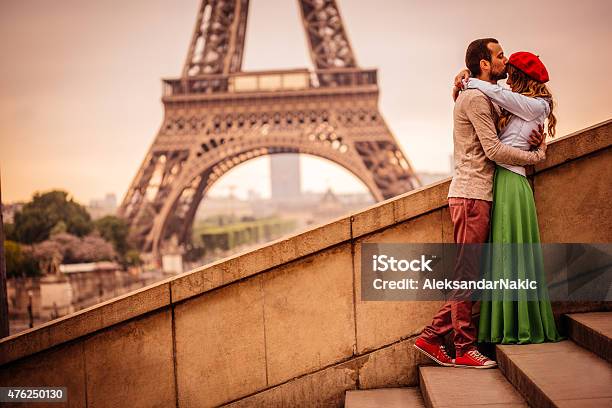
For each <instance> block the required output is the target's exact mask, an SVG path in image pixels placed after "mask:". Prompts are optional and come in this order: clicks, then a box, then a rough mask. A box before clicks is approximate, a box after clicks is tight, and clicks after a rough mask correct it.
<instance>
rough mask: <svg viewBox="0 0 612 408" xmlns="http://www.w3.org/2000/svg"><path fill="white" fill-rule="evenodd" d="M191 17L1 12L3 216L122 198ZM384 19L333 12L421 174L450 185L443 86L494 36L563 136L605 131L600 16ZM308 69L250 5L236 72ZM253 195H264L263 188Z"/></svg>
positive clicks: (42, 7)
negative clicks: (536, 61) (53, 199)
mask: <svg viewBox="0 0 612 408" xmlns="http://www.w3.org/2000/svg"><path fill="white" fill-rule="evenodd" d="M198 4H199V0H189V1H183V2H181V3H180V4H177V3H171V2H163V1H161V0H159V1H152V2H151V1H149V2H143V1H134V2H130V3H128V4H124V3H119V2H116V1H108V0H107V1H102V2H96V3H93V4H84V3H81V2H76V1H67V0H65V1H59V2H54V3H53V4H50V3H46V2H43V1H32V2H27V3H22V2H3V3H2V5H0V10H1V11H2V12H1V13H0V22H1V24H0V49H1V50H2V52H3V55H5V56H6V58H5V63H4V64H2V66H0V73H1V74H2V75H0V137H1V140H0V166H1V171H2V172H1V174H2V187H3V189H2V193H3V194H2V196H3V200H4V201H5V202H12V201H18V200H28V199H29V198H30V197H31V196H32V194H33V193H34V192H35V191H47V190H50V189H53V188H61V189H64V190H67V191H69V192H70V193H71V194H72V195H73V196H74V197H75V199H77V201H80V202H83V203H86V202H89V200H91V199H92V198H97V197H101V196H102V195H103V194H105V193H107V192H112V193H115V194H116V195H117V198H118V199H119V200H121V199H122V198H123V196H124V194H125V192H126V190H127V187H128V185H129V183H130V181H131V180H132V178H133V176H134V174H135V172H136V170H137V168H138V166H139V165H140V161H141V160H142V157H143V156H144V154H145V152H146V149H147V148H148V147H149V145H150V144H151V143H152V141H153V139H154V137H155V134H156V132H157V130H158V127H159V125H160V123H161V120H162V117H163V112H162V105H161V102H160V97H161V86H160V85H161V83H160V80H161V78H162V77H177V76H179V74H180V71H181V68H182V64H183V62H184V58H185V55H186V51H187V46H188V42H189V38H190V36H191V32H192V29H193V25H194V23H195V12H196V10H197V7H198ZM119 5H120V6H119ZM385 5H387V7H381V6H380V5H378V6H377V5H375V4H369V3H364V2H357V1H339V7H340V11H341V13H342V16H343V20H344V24H345V27H346V29H347V31H348V35H349V38H350V40H351V42H352V45H353V48H354V50H355V52H356V56H357V61H358V63H359V65H360V66H362V67H364V68H369V67H374V68H378V69H379V85H380V90H381V100H380V107H381V112H382V115H383V116H384V117H385V119H386V120H387V122H388V124H389V126H390V128H391V130H392V131H393V132H394V134H395V136H396V138H397V140H398V142H399V143H400V145H401V147H402V149H403V150H404V152H405V153H406V155H407V156H408V158H409V159H410V160H411V162H412V164H413V166H414V167H415V169H416V170H417V171H421V172H422V171H428V172H444V171H448V167H449V159H448V157H449V155H450V154H451V151H452V101H451V99H450V96H449V95H450V83H451V81H452V77H453V76H454V74H455V73H456V72H457V71H458V70H459V69H460V68H461V67H462V65H463V53H464V52H465V47H466V46H467V44H468V43H469V41H470V40H472V39H474V38H478V37H485V36H494V37H496V38H498V39H499V40H500V42H501V43H502V45H503V46H504V48H505V50H506V53H507V54H510V53H511V52H513V51H519V50H523V49H524V50H530V51H534V52H536V53H539V54H540V55H541V57H542V59H543V61H544V62H545V64H546V65H547V67H548V68H549V71H550V73H551V82H550V85H551V88H552V90H553V93H554V94H555V97H556V99H557V102H558V111H557V117H558V118H559V125H558V135H559V136H563V135H565V134H569V133H571V132H573V131H576V130H580V129H582V128H584V127H587V126H590V125H593V124H596V123H598V122H601V121H603V120H606V119H608V118H609V117H610V107H611V106H612V103H611V96H610V92H609V90H610V89H612V86H611V85H612V80H611V78H610V77H609V76H608V74H607V71H608V66H609V62H610V56H609V55H608V54H607V53H605V52H603V51H604V50H605V49H606V39H607V38H610V34H612V29H611V28H610V27H609V24H607V18H608V17H609V16H610V14H611V13H610V11H611V10H612V6H611V5H610V3H609V2H605V1H603V2H597V1H586V2H583V3H581V4H580V5H575V4H574V3H573V2H569V1H567V2H566V1H561V2H552V1H549V2H539V3H537V4H533V3H530V2H526V1H518V2H514V3H513V7H512V9H513V10H521V8H524V9H525V10H530V11H531V13H532V14H533V17H538V16H542V21H541V22H540V23H538V24H527V25H525V24H522V23H521V22H520V21H518V22H517V23H516V24H515V25H514V26H513V23H512V20H511V19H509V20H507V21H506V20H504V18H503V17H504V16H505V15H507V14H508V13H509V12H511V10H510V9H508V8H507V7H506V6H505V5H499V6H497V5H494V4H490V2H469V3H468V2H466V3H464V4H463V5H461V4H457V3H442V5H441V6H430V5H425V6H422V5H419V4H418V2H405V1H387V2H385ZM497 16H499V19H497V18H494V17H497ZM466 22H470V24H466ZM262 28H265V29H262ZM279 33H282V35H279ZM276 50H282V52H281V53H280V54H281V55H277V54H279V53H278V52H276ZM270 51H272V52H270ZM593 58H594V59H596V60H597V63H596V64H591V63H590V59H593ZM310 66H311V63H310V61H309V57H308V50H307V47H306V41H305V38H304V33H303V28H302V26H301V23H300V20H299V12H298V9H297V4H296V2H295V1H290V2H282V3H281V2H274V1H272V0H252V1H251V5H250V10H249V23H248V26H247V40H246V48H245V58H244V64H243V69H244V70H260V69H279V68H292V67H310ZM587 69H588V75H585V73H586V72H587ZM593 78H595V80H596V81H597V83H596V85H594V84H593V82H594V80H593ZM268 167H269V164H268V161H267V159H265V158H261V159H255V160H253V161H251V162H249V163H246V164H244V165H242V166H239V167H237V168H236V169H233V170H232V172H231V173H228V174H227V175H226V176H224V177H222V178H221V180H220V181H219V183H218V185H216V186H215V187H213V190H212V191H211V193H214V190H215V188H216V189H222V188H227V185H231V184H234V185H235V184H239V185H240V184H244V185H247V186H249V187H252V186H253V185H254V184H253V180H257V181H261V180H269V174H268V175H267V176H266V171H267V169H268ZM301 173H302V174H303V175H305V176H304V178H303V179H302V181H303V182H302V184H303V189H304V190H314V191H323V190H325V189H326V188H327V186H328V184H333V185H332V188H334V190H335V191H336V190H337V191H342V188H346V187H347V186H348V187H350V188H353V189H355V190H358V189H359V187H361V188H362V189H363V190H365V187H364V186H363V185H362V184H361V183H360V182H359V181H357V179H356V178H354V177H353V176H352V175H350V174H349V173H348V172H347V171H346V170H343V169H339V168H338V166H336V165H334V164H331V163H329V162H326V161H324V160H322V159H318V158H313V157H308V158H307V159H305V160H302V169H301ZM330 177H332V178H333V180H330ZM338 179H340V180H338ZM255 187H256V188H257V189H258V191H263V190H265V189H268V190H269V181H268V182H267V185H266V183H265V182H264V183H259V184H257V185H255Z"/></svg>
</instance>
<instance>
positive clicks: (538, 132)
mask: <svg viewBox="0 0 612 408" xmlns="http://www.w3.org/2000/svg"><path fill="white" fill-rule="evenodd" d="M543 140H546V133H544V125H538V128H537V129H533V130H532V131H531V135H530V138H529V144H530V145H532V146H537V147H539V146H540V144H541V143H542V141H543ZM545 149H546V148H545Z"/></svg>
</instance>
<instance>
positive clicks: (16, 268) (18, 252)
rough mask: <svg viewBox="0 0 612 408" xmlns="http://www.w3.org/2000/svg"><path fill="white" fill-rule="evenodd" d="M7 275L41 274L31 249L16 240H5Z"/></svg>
mask: <svg viewBox="0 0 612 408" xmlns="http://www.w3.org/2000/svg"><path fill="white" fill-rule="evenodd" d="M4 253H5V259H6V275H7V277H8V278H16V277H25V276H39V275H40V274H41V272H40V269H39V268H38V263H37V262H36V259H34V257H33V256H32V253H31V251H29V250H27V248H22V247H21V245H19V243H17V242H14V241H8V240H6V241H4Z"/></svg>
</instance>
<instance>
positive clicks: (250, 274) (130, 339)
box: [0, 121, 612, 407]
mask: <svg viewBox="0 0 612 408" xmlns="http://www.w3.org/2000/svg"><path fill="white" fill-rule="evenodd" d="M611 142H612V121H607V122H604V123H601V124H599V125H596V126H594V127H592V128H589V129H585V130H583V131H581V132H577V133H576V134H573V135H570V136H567V137H564V138H560V139H559V140H557V141H555V142H554V143H551V145H550V147H549V153H548V158H547V160H546V162H545V163H544V164H542V165H539V166H537V167H536V168H535V169H533V171H532V173H531V175H530V178H531V180H532V182H533V186H534V192H535V197H536V204H537V206H538V216H539V218H540V226H541V234H542V239H543V241H544V242H612V207H611V206H610V204H609V203H610V202H611V201H612V191H611V188H610V181H609V180H611V179H612V149H611V147H610V145H611ZM448 183H449V181H448V180H444V181H442V182H439V183H437V184H434V185H431V186H428V187H426V188H422V189H420V190H416V191H412V192H409V193H406V194H404V195H401V196H398V197H395V198H393V199H390V200H387V201H384V202H382V203H379V204H377V205H374V206H372V207H369V208H368V209H366V210H364V211H361V212H358V213H355V214H352V215H350V216H346V217H343V218H339V219H336V220H334V221H333V222H331V223H329V224H326V225H324V226H321V227H317V228H314V229H312V230H309V231H306V232H304V233H301V234H299V235H295V236H292V237H290V238H287V239H282V240H278V241H275V242H273V243H271V244H268V245H266V246H262V247H260V248H258V249H256V250H254V251H251V252H246V253H243V254H239V255H237V256H235V257H232V258H229V259H225V260H221V261H219V262H216V263H213V264H210V265H207V266H205V267H203V268H200V269H197V270H194V271H191V272H187V273H184V274H182V275H179V276H176V277H172V278H170V279H167V280H165V281H162V282H159V283H157V284H155V285H152V286H149V287H147V288H143V289H142V290H139V291H136V292H132V293H130V294H127V295H125V296H121V297H119V298H115V299H112V300H110V301H107V302H104V303H102V304H100V305H96V306H94V307H91V308H88V309H85V310H83V311H80V312H78V313H75V314H72V315H70V316H66V317H64V318H61V319H58V320H55V321H52V322H49V323H47V324H45V325H43V326H40V327H38V328H35V329H32V330H29V331H26V332H24V333H21V334H18V335H15V336H12V337H8V338H6V339H3V340H2V341H0V365H1V367H0V385H3V386H5V385H13V386H17V385H38V386H40V385H46V386H62V385H64V386H67V387H68V390H69V391H68V393H69V404H68V405H69V406H74V407H82V406H95V407H98V406H109V407H112V406H134V407H140V406H142V407H151V406H159V407H167V406H180V407H208V406H218V405H223V404H228V405H230V406H236V407H250V406H322V405H325V406H339V407H340V406H342V404H343V400H344V391H345V390H348V389H355V388H362V389H364V388H377V387H389V386H408V385H415V384H416V383H417V381H418V379H417V371H416V366H417V364H419V363H421V362H423V360H422V358H421V357H420V356H418V355H417V354H416V353H415V352H414V351H413V348H412V347H411V346H412V343H413V340H414V336H415V335H416V334H417V333H419V331H420V330H421V329H422V327H423V326H424V325H425V324H427V323H428V322H429V321H430V319H431V317H432V315H433V314H434V313H435V311H436V310H437V309H438V307H439V306H440V304H441V303H440V302H362V301H360V281H359V280H360V270H359V259H360V244H361V243H363V242H452V224H451V222H450V217H449V213H448V208H447V206H446V194H447V191H448ZM605 306H606V305H590V304H589V305H586V304H585V305H581V307H583V308H587V309H589V308H593V307H605ZM564 307H565V306H564ZM41 406H42V405H41Z"/></svg>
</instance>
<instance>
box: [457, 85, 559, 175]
mask: <svg viewBox="0 0 612 408" xmlns="http://www.w3.org/2000/svg"><path fill="white" fill-rule="evenodd" d="M467 88H476V89H479V90H481V91H482V92H483V93H484V94H485V95H487V96H488V97H489V98H490V99H491V101H492V102H494V103H495V104H497V105H499V106H501V107H502V108H504V109H505V110H507V111H508V112H510V113H512V114H513V115H512V116H510V119H509V120H508V124H507V125H506V127H505V128H504V129H503V130H502V131H501V133H500V134H499V135H498V137H499V140H500V142H502V143H503V144H506V145H509V146H512V147H516V148H517V149H521V150H531V147H532V146H531V145H530V144H529V139H530V135H531V131H532V130H534V129H537V128H538V125H543V124H544V120H546V118H547V117H548V114H549V113H550V105H549V104H548V102H547V101H546V99H544V98H533V97H530V96H525V95H521V94H520V93H517V92H512V91H511V90H510V89H506V88H502V87H501V86H499V85H494V84H491V83H489V82H486V81H481V80H480V79H476V78H470V79H469V80H468V81H467ZM497 164H499V165H500V166H502V167H504V168H506V169H508V170H510V171H512V172H514V173H518V174H520V175H522V176H525V174H526V173H525V167H523V166H512V165H509V164H503V163H497Z"/></svg>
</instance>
